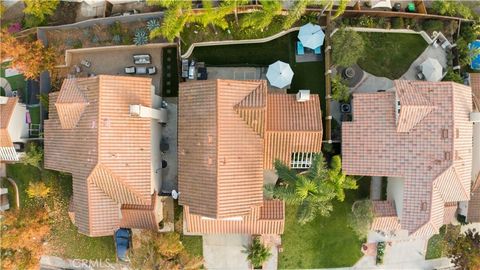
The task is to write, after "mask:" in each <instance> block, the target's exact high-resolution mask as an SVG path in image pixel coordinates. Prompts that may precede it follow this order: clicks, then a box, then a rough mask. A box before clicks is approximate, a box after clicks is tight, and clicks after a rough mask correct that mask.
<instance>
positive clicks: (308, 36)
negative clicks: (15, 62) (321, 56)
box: [298, 23, 325, 50]
mask: <svg viewBox="0 0 480 270" xmlns="http://www.w3.org/2000/svg"><path fill="white" fill-rule="evenodd" d="M298 39H299V40H300V42H302V44H303V46H304V47H307V48H310V49H312V50H315V49H316V48H318V47H320V46H322V45H323V40H324V39H325V33H323V31H322V28H321V27H320V25H316V24H311V23H307V24H305V25H304V26H302V27H300V31H299V32H298Z"/></svg>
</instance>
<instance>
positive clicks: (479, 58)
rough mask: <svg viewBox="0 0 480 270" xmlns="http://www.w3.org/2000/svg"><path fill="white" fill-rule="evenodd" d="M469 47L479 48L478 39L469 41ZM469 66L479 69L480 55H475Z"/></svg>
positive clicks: (479, 42) (479, 41)
mask: <svg viewBox="0 0 480 270" xmlns="http://www.w3.org/2000/svg"><path fill="white" fill-rule="evenodd" d="M469 48H470V49H473V48H480V40H476V41H474V42H472V43H470V44H469ZM470 67H471V68H472V69H475V70H480V55H478V56H477V57H475V59H473V60H472V64H471V65H470Z"/></svg>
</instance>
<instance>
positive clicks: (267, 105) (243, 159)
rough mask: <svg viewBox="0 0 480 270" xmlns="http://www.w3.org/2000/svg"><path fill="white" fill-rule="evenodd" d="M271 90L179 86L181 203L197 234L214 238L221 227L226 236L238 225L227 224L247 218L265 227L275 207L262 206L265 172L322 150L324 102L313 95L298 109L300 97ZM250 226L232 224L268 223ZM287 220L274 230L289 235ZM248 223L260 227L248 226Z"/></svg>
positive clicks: (251, 84)
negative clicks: (304, 153) (294, 155)
mask: <svg viewBox="0 0 480 270" xmlns="http://www.w3.org/2000/svg"><path fill="white" fill-rule="evenodd" d="M266 89H267V84H266V81H232V80H216V81H195V82H188V83H182V84H180V91H179V92H180V96H179V106H180V107H179V126H178V130H179V141H178V146H179V189H180V192H181V193H182V196H180V198H179V200H180V204H182V205H184V206H185V207H186V209H188V211H187V212H186V213H187V214H186V218H191V224H195V225H191V226H190V227H188V228H189V230H190V232H199V230H200V231H202V232H205V231H209V232H211V231H212V230H214V229H212V228H215V230H218V232H219V233H220V232H221V231H224V230H226V229H225V226H227V227H228V226H231V225H226V224H231V223H230V221H228V222H227V223H224V222H226V221H225V220H224V219H225V218H229V217H244V218H246V219H247V220H249V222H250V221H251V222H254V221H255V222H259V221H260V217H261V216H262V215H263V216H266V215H267V214H268V215H271V213H270V212H268V213H267V212H265V211H266V210H265V209H270V207H273V205H272V206H270V205H269V206H265V205H264V203H265V202H264V201H263V170H264V169H268V168H271V167H272V165H271V164H272V163H273V161H274V160H275V159H281V160H282V161H284V162H285V163H287V164H290V159H291V155H292V153H295V152H301V151H307V152H319V151H320V148H321V139H322V129H321V127H322V124H321V113H320V102H319V99H318V96H315V95H312V98H311V100H310V101H308V102H305V103H304V104H301V105H298V104H297V102H296V100H295V97H294V95H287V94H279V95H275V97H273V98H271V96H273V95H274V94H270V93H267V90H266ZM279 107H281V109H283V110H286V111H282V110H281V109H279ZM298 111H301V112H298ZM277 113H278V115H277ZM267 116H268V117H267ZM277 118H283V121H286V122H288V123H287V124H283V123H281V122H282V121H278V120H277ZM270 121H275V123H276V124H275V125H274V124H271V123H270ZM297 121H298V122H299V123H296V122H297ZM309 121H310V122H314V123H308V122H309ZM269 126H270V127H274V130H270V129H269V128H268V127H269ZM200 171H201V172H202V176H201V178H199V176H198V172H200ZM277 206H278V205H277ZM262 209H263V210H262ZM273 209H275V208H273ZM277 209H280V208H278V207H277ZM269 211H270V210H269ZM278 211H280V210H278ZM278 211H277V215H279V214H278ZM280 212H283V210H282V211H280ZM272 215H273V214H272ZM205 217H209V218H215V219H217V220H213V221H212V220H211V219H205ZM202 218H203V219H202ZM204 220H206V221H204ZM216 221H218V222H219V223H218V224H217V225H215V224H216V223H215V222H216ZM249 222H247V223H241V224H244V225H238V224H240V223H238V221H237V223H235V222H234V223H232V224H237V225H238V226H237V225H235V226H233V225H232V226H233V227H229V228H235V229H238V230H239V232H238V233H241V232H243V231H246V230H254V229H253V227H255V226H260V224H264V225H265V224H266V223H258V224H257V223H255V222H254V223H251V222H250V223H249ZM281 222H282V224H281V225H278V224H277V225H271V226H274V228H276V229H281V230H282V231H283V218H282V221H281ZM202 224H203V225H202ZM207 224H210V225H207ZM220 224H223V225H220ZM245 224H248V226H253V227H250V229H249V228H246V227H243V226H247V225H245ZM202 226H210V227H208V228H210V229H205V228H206V227H202ZM261 226H263V225H261ZM255 228H256V227H255ZM228 230H229V231H230V232H232V230H233V229H228ZM255 230H257V229H255ZM277 233H279V231H278V230H277Z"/></svg>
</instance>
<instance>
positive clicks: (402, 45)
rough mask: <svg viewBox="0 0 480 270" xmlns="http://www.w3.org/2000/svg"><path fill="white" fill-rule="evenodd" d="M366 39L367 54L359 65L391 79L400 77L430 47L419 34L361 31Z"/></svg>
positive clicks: (370, 71)
mask: <svg viewBox="0 0 480 270" xmlns="http://www.w3.org/2000/svg"><path fill="white" fill-rule="evenodd" d="M359 34H360V35H361V36H362V37H363V39H364V40H365V55H364V56H363V57H362V58H361V59H360V60H359V61H358V65H359V66H360V67H361V68H362V69H363V70H365V71H367V72H369V73H371V74H373V75H375V76H379V77H387V78H389V79H392V80H393V79H398V78H400V77H401V76H402V75H403V74H404V73H405V72H406V71H407V70H408V68H409V67H410V65H411V64H412V62H413V61H414V60H415V59H416V58H417V57H418V56H419V55H420V54H421V53H422V52H423V51H424V50H425V49H426V48H427V47H428V44H427V43H426V42H425V40H424V39H423V38H422V37H421V36H420V35H417V34H397V33H366V32H359Z"/></svg>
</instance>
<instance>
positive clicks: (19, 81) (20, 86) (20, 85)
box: [0, 62, 26, 91]
mask: <svg viewBox="0 0 480 270" xmlns="http://www.w3.org/2000/svg"><path fill="white" fill-rule="evenodd" d="M8 64H9V62H4V63H2V64H0V77H2V78H5V69H6V68H7V67H8ZM5 79H7V81H8V82H9V83H10V86H11V87H12V90H21V91H24V90H25V85H26V81H25V78H24V77H23V75H21V74H19V75H15V76H12V77H8V78H5Z"/></svg>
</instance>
